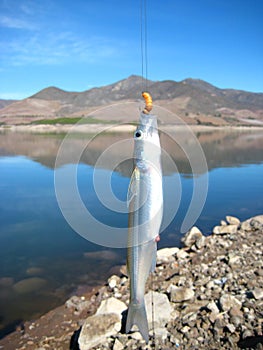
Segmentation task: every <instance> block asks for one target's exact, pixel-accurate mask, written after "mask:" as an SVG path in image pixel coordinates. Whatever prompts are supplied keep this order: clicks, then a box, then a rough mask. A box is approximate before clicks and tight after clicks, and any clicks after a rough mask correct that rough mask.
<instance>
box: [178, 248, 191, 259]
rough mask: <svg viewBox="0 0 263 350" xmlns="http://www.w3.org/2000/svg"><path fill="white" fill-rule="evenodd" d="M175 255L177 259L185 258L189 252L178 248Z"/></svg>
mask: <svg viewBox="0 0 263 350" xmlns="http://www.w3.org/2000/svg"><path fill="white" fill-rule="evenodd" d="M176 255H177V258H178V259H185V258H188V256H189V254H188V253H187V252H186V251H185V250H184V249H180V250H179V251H178V253H177V254H176Z"/></svg>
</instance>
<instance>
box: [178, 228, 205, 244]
mask: <svg viewBox="0 0 263 350" xmlns="http://www.w3.org/2000/svg"><path fill="white" fill-rule="evenodd" d="M202 237H203V235H202V232H201V231H200V230H199V228H198V227H196V226H193V227H192V228H191V229H190V230H189V231H188V232H187V233H186V234H185V236H184V237H183V238H182V242H183V243H184V245H185V246H186V247H191V246H192V245H193V244H195V243H196V242H197V241H198V240H200V239H201V238H202Z"/></svg>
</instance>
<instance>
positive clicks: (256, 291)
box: [252, 287, 263, 300]
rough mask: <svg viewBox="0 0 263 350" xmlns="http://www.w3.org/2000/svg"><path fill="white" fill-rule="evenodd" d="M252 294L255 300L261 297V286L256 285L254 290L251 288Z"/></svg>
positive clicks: (262, 295) (262, 296) (262, 294)
mask: <svg viewBox="0 0 263 350" xmlns="http://www.w3.org/2000/svg"><path fill="white" fill-rule="evenodd" d="M252 294H253V297H254V298H255V299H256V300H259V299H262V298H263V288H258V287H256V288H255V289H254V290H252Z"/></svg>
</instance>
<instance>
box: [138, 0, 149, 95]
mask: <svg viewBox="0 0 263 350" xmlns="http://www.w3.org/2000/svg"><path fill="white" fill-rule="evenodd" d="M140 19H141V72H142V91H144V90H146V91H147V86H148V38H147V36H148V33H147V0H141V15H140Z"/></svg>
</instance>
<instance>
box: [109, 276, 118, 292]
mask: <svg viewBox="0 0 263 350" xmlns="http://www.w3.org/2000/svg"><path fill="white" fill-rule="evenodd" d="M118 282H120V277H118V276H116V275H113V276H111V277H110V278H109V279H108V285H109V287H110V288H111V289H113V288H115V287H116V286H117V284H118Z"/></svg>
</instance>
